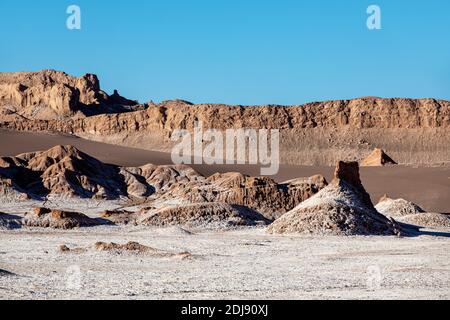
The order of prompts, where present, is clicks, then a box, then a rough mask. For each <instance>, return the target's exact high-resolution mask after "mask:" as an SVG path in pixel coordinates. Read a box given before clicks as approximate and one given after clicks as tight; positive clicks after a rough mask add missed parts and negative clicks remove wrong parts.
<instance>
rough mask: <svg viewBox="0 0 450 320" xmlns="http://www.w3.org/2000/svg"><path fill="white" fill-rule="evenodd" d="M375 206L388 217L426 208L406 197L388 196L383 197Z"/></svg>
mask: <svg viewBox="0 0 450 320" xmlns="http://www.w3.org/2000/svg"><path fill="white" fill-rule="evenodd" d="M375 208H376V209H377V211H378V212H380V213H382V214H384V215H386V216H388V217H402V216H407V215H411V214H419V213H424V212H425V210H424V209H422V208H421V207H419V206H418V205H417V204H415V203H413V202H411V201H408V200H405V199H390V198H389V197H387V196H384V197H383V198H381V199H380V201H379V202H378V204H377V205H376V206H375Z"/></svg>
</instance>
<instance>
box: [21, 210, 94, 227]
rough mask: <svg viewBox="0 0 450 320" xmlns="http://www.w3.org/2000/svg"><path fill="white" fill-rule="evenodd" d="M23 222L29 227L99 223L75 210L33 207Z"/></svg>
mask: <svg viewBox="0 0 450 320" xmlns="http://www.w3.org/2000/svg"><path fill="white" fill-rule="evenodd" d="M23 224H24V225H26V226H29V227H41V228H55V229H65V230H66V229H73V228H80V227H92V226H96V225H99V224H100V222H99V221H97V220H96V219H92V218H89V217H88V216H86V215H84V214H82V213H77V212H66V211H62V210H51V209H47V208H35V209H34V210H33V211H32V212H29V213H27V214H26V215H25V218H24V220H23Z"/></svg>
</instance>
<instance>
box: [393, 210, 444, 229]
mask: <svg viewBox="0 0 450 320" xmlns="http://www.w3.org/2000/svg"><path fill="white" fill-rule="evenodd" d="M399 220H400V221H401V222H403V223H408V224H412V225H416V226H419V227H433V228H450V216H449V215H446V214H440V213H433V212H427V213H420V214H411V215H408V216H403V217H402V218H400V219H399Z"/></svg>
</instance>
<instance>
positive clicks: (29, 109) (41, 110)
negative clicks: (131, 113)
mask: <svg viewBox="0 0 450 320" xmlns="http://www.w3.org/2000/svg"><path fill="white" fill-rule="evenodd" d="M134 105H137V102H136V101H131V100H128V99H125V98H123V97H121V96H120V95H119V94H118V93H117V91H116V92H115V93H114V94H113V95H112V96H111V97H110V96H108V95H107V94H106V93H105V92H103V91H101V90H100V82H99V80H98V78H97V76H96V75H93V74H86V75H84V76H82V77H79V78H76V77H72V76H69V75H67V74H65V73H64V72H59V71H54V70H43V71H40V72H17V73H0V117H1V118H4V119H9V120H12V121H20V120H23V119H30V120H37V119H62V118H68V117H76V118H77V117H84V116H86V115H94V114H101V113H109V112H123V111H126V110H127V107H130V106H134Z"/></svg>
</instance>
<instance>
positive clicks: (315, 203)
mask: <svg viewBox="0 0 450 320" xmlns="http://www.w3.org/2000/svg"><path fill="white" fill-rule="evenodd" d="M268 232H270V233H303V234H321V235H323V234H333V235H371V234H376V235H394V234H396V235H400V234H403V233H406V231H404V230H402V229H401V227H400V225H398V224H397V223H396V222H395V221H394V220H389V219H388V218H386V217H385V216H383V215H381V214H380V213H378V212H377V211H376V210H375V208H374V207H373V204H372V202H371V200H370V197H369V195H368V194H367V192H366V191H365V190H364V187H363V186H362V184H361V181H360V179H359V170H358V164H357V163H356V162H350V163H346V162H339V164H338V165H337V167H336V172H335V178H334V180H333V181H332V182H331V183H330V185H328V186H327V187H325V188H323V189H322V190H320V191H319V192H318V193H317V194H315V195H313V196H312V197H311V198H309V199H308V200H306V201H304V202H302V203H300V204H299V205H298V206H297V207H296V208H294V209H293V210H291V211H290V212H288V213H286V214H285V215H283V216H282V217H281V218H279V219H277V220H275V222H274V223H272V224H271V225H270V226H269V227H268Z"/></svg>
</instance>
